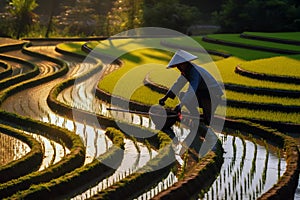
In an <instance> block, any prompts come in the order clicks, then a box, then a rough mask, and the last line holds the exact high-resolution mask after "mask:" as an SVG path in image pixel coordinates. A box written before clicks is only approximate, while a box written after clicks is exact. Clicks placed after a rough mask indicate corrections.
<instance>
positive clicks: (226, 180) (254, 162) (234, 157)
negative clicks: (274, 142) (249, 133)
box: [199, 134, 286, 200]
mask: <svg viewBox="0 0 300 200" xmlns="http://www.w3.org/2000/svg"><path fill="white" fill-rule="evenodd" d="M219 137H220V138H221V140H222V143H223V148H224V150H225V152H226V153H225V154H224V163H223V165H222V168H221V171H220V174H219V176H218V178H217V179H216V180H215V182H214V183H213V185H212V187H211V188H210V189H209V191H208V192H207V193H205V194H204V196H202V195H199V196H200V197H199V199H242V200H244V199H257V198H258V197H259V196H261V195H262V194H263V193H264V192H266V191H267V190H269V189H270V188H271V187H272V186H273V185H274V184H276V182H277V181H278V179H279V178H280V176H282V174H283V173H284V171H285V169H286V162H285V159H284V158H282V157H278V154H277V153H278V152H274V151H271V150H268V148H266V147H265V146H261V145H259V144H257V143H255V142H252V141H249V140H244V141H243V140H242V139H241V138H239V137H234V136H231V135H222V134H219Z"/></svg>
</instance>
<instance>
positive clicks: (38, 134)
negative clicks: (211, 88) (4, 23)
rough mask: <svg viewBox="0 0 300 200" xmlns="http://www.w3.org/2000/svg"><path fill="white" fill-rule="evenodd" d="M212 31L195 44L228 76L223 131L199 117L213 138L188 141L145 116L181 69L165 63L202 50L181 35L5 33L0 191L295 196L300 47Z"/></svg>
mask: <svg viewBox="0 0 300 200" xmlns="http://www.w3.org/2000/svg"><path fill="white" fill-rule="evenodd" d="M247 34H248V35H256V33H247ZM258 35H260V34H257V36H258ZM207 37H208V38H209V39H214V41H211V40H205V39H203V38H200V37H195V38H193V41H195V42H196V43H197V44H201V46H202V47H203V48H204V49H205V50H207V52H209V53H210V54H206V55H205V56H203V55H202V54H201V56H202V57H201V58H203V59H202V60H201V59H200V60H199V61H197V62H198V64H201V65H202V66H203V67H205V68H207V69H210V70H212V69H214V70H212V73H213V74H214V75H215V76H217V79H218V80H219V81H220V82H222V83H223V84H224V87H225V92H226V96H224V97H223V100H224V103H225V102H226V106H225V104H222V106H220V108H219V109H218V111H217V113H218V116H219V118H220V119H222V120H224V127H223V129H222V130H215V129H214V127H206V126H204V125H202V129H203V130H202V129H201V130H202V131H205V132H206V138H205V140H204V141H203V140H200V139H198V138H197V137H196V139H195V140H193V142H192V143H191V144H189V145H188V146H186V145H184V143H179V144H177V145H174V144H172V139H171V138H170V137H169V136H168V134H167V133H166V132H164V131H159V130H156V127H155V123H154V122H153V121H152V119H151V118H150V117H149V115H148V114H147V112H144V111H147V109H149V108H150V107H151V106H152V105H155V104H157V102H158V99H159V98H161V97H162V96H163V95H164V92H165V91H166V90H167V89H168V88H169V87H170V86H171V84H172V83H173V82H174V81H175V80H176V77H177V76H178V75H179V73H178V72H177V71H176V70H166V69H165V67H164V66H165V65H166V64H167V63H168V61H169V59H170V58H171V56H172V52H173V51H174V49H175V50H176V48H183V49H184V48H187V47H190V48H189V49H188V50H190V51H191V53H197V52H198V53H199V51H198V50H199V49H197V48H194V47H193V46H192V45H191V46H188V44H184V45H183V44H182V42H180V38H163V39H159V38H155V39H153V38H152V39H151V38H148V39H147V38H143V39H138V38H136V39H134V40H132V39H130V38H114V39H112V40H103V41H101V40H99V39H98V40H97V41H89V42H87V41H86V39H84V40H83V41H80V42H78V41H76V42H72V41H67V40H66V41H65V42H62V40H61V39H60V40H57V41H55V40H51V41H49V42H48V41H47V40H43V41H41V40H34V39H32V40H31V41H29V42H30V45H29V43H28V41H26V40H24V41H22V40H20V41H19V40H18V41H16V40H11V39H9V40H8V39H1V40H0V43H1V46H0V49H1V55H0V56H1V57H0V61H1V63H2V64H1V71H0V76H1V74H2V73H4V75H3V78H1V81H0V89H1V90H0V103H1V111H0V115H1V118H0V122H1V125H0V133H1V134H0V137H1V139H2V140H1V141H2V142H1V144H0V145H1V148H0V150H1V151H0V153H1V155H2V156H1V167H0V174H1V176H0V177H1V178H0V196H1V198H7V197H9V198H15V199H19V198H26V199H36V198H43V199H60V198H66V199H87V198H91V199H118V198H119V197H120V196H122V198H123V199H162V198H164V199H229V198H230V199H232V198H234V199H257V198H259V197H261V198H262V199H268V198H282V197H286V198H291V199H293V198H295V199H297V198H299V196H300V193H299V191H298V190H300V188H297V185H298V178H299V149H298V146H299V141H300V140H299V139H300V137H299V136H298V132H299V130H300V129H299V126H300V121H299V119H300V112H299V108H300V107H299V106H300V105H299V104H300V102H299V94H300V88H299V82H297V80H298V79H299V76H300V74H299V70H297V68H298V67H300V60H299V58H300V57H299V56H298V55H294V53H295V52H291V51H287V50H293V51H298V49H299V47H298V45H297V43H295V44H293V43H290V44H280V43H278V41H276V42H274V41H272V42H270V41H263V40H261V39H260V40H259V41H258V40H257V39H255V38H251V39H245V38H244V37H243V39H241V40H237V39H236V37H238V35H223V36H222V37H221V36H219V35H218V36H210V35H209V36H207ZM260 37H265V36H264V35H262V36H260ZM276 37H278V38H279V41H280V38H282V40H286V39H289V40H291V39H290V38H288V36H282V35H279V36H276ZM147 40H149V41H148V42H146V43H145V41H147ZM216 40H218V41H219V40H224V41H227V43H226V44H224V43H222V41H221V42H220V43H217V42H216ZM245 40H246V41H247V42H245V43H244V41H245ZM294 40H297V39H293V40H292V41H294ZM228 41H230V42H228ZM237 41H238V42H239V43H243V44H247V45H248V46H249V44H251V47H250V48H249V47H248V46H247V45H240V46H236V45H234V44H233V45H231V46H230V45H229V44H230V43H234V42H235V43H236V42H237ZM212 42H213V43H212ZM274 43H276V44H274ZM145 44H146V45H145ZM194 44H195V43H193V45H194ZM154 46H161V47H160V49H155V48H154ZM196 46H197V45H196ZM252 46H260V47H261V46H263V47H264V48H260V49H255V48H253V47H252ZM191 47H193V48H194V49H193V48H191ZM266 47H267V48H266ZM133 49H136V50H133ZM270 49H271V50H270ZM272 49H276V52H275V51H273V50H272ZM91 50H93V51H92V53H91ZM278 50H280V51H278ZM283 52H287V53H283ZM296 53H297V52H296ZM292 54H293V55H292ZM88 55H89V56H88ZM116 55H117V56H118V57H117V58H118V60H112V59H111V57H113V58H114V56H116ZM199 55H200V54H199ZM112 61H113V62H112ZM138 66H142V67H138ZM238 67H240V68H241V69H242V70H244V71H246V72H247V73H245V72H244V71H242V70H241V69H239V68H238ZM241 71H242V72H241ZM262 74H264V76H260V75H262ZM128 77H129V79H128ZM269 77H277V79H276V80H270V79H269ZM288 79H291V80H294V81H290V82H288V81H286V80H288ZM124 80H126V82H123V81H124ZM111 95H113V96H115V97H117V98H119V99H123V100H124V99H125V100H130V107H132V108H135V109H136V110H137V111H140V113H138V112H137V113H127V112H121V111H110V110H109V109H108V108H111V107H113V108H118V109H119V108H120V109H123V107H122V104H119V105H116V104H115V103H116V102H118V101H116V102H115V101H113V100H111V99H110V98H111ZM177 102H178V100H177V99H175V100H174V101H167V106H168V107H173V106H174V105H176V103H177ZM125 109H126V107H125ZM225 109H226V115H224V110H225ZM142 111H143V112H142ZM200 111H201V110H200ZM183 122H184V120H183ZM183 122H182V123H180V124H175V125H173V127H172V129H173V131H174V132H175V134H176V136H177V137H178V138H179V140H180V142H183V141H184V140H185V139H186V138H188V137H189V136H190V135H192V134H193V132H192V131H191V129H190V126H189V124H186V123H183ZM210 144H213V146H210ZM204 180H205V181H204Z"/></svg>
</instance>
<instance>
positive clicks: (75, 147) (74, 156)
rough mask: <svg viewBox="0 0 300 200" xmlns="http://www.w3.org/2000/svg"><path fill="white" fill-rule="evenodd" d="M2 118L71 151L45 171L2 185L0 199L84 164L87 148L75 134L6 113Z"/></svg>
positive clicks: (0, 186) (2, 112)
mask: <svg viewBox="0 0 300 200" xmlns="http://www.w3.org/2000/svg"><path fill="white" fill-rule="evenodd" d="M0 116H1V119H2V120H3V119H5V120H7V122H9V123H10V124H12V123H13V125H14V126H15V127H17V128H19V129H21V130H26V129H29V130H26V131H34V132H36V133H37V134H41V135H43V136H46V137H47V138H50V139H52V140H54V141H56V142H58V143H62V144H63V145H65V146H66V147H67V148H69V149H70V153H69V154H68V155H66V156H65V157H64V159H63V160H61V161H59V162H58V163H56V164H54V165H52V166H50V167H49V168H47V169H45V170H43V171H35V172H33V173H30V174H28V175H25V176H22V177H20V178H18V179H13V180H10V181H8V182H6V183H3V184H0V197H8V196H11V195H13V194H14V193H16V192H17V191H20V190H24V189H28V187H30V185H32V184H38V183H41V182H48V181H50V180H51V179H53V178H56V177H59V176H61V175H63V174H65V173H68V172H70V171H72V170H74V169H76V168H77V167H80V166H81V165H82V164H83V163H84V152H85V148H84V146H83V143H82V141H81V139H80V137H79V136H77V135H75V134H74V133H72V132H70V131H67V130H66V129H61V128H59V127H56V126H53V125H49V124H47V123H43V122H40V121H36V120H32V119H29V118H25V117H20V116H17V115H14V114H10V113H7V112H4V111H0ZM2 120H1V121H2ZM7 122H6V123H7Z"/></svg>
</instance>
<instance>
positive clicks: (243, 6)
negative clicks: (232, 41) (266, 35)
mask: <svg viewBox="0 0 300 200" xmlns="http://www.w3.org/2000/svg"><path fill="white" fill-rule="evenodd" d="M299 11H300V10H299V6H298V3H296V1H292V0H264V1H262V0H246V1H245V0H227V1H226V2H225V3H224V4H223V5H222V9H221V11H220V12H218V13H217V14H216V16H217V17H216V19H217V21H218V23H219V24H220V25H221V29H222V31H223V32H242V31H273V32H275V31H285V30H296V29H297V27H298V30H299V23H298V24H297V19H299V18H300V14H299Z"/></svg>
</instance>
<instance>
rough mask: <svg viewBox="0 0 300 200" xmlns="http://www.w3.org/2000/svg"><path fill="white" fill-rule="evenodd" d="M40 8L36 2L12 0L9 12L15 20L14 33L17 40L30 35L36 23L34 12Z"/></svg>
mask: <svg viewBox="0 0 300 200" xmlns="http://www.w3.org/2000/svg"><path fill="white" fill-rule="evenodd" d="M37 6H38V4H37V3H36V1H35V0H11V1H10V2H9V7H8V11H9V12H10V14H11V15H12V17H13V19H14V24H13V27H14V31H15V35H16V38H18V39H19V38H20V36H21V35H23V34H26V33H28V31H29V30H30V27H31V26H32V25H33V24H34V22H36V18H37V17H36V15H35V14H34V13H33V10H34V9H35V8H36V7H37Z"/></svg>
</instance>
